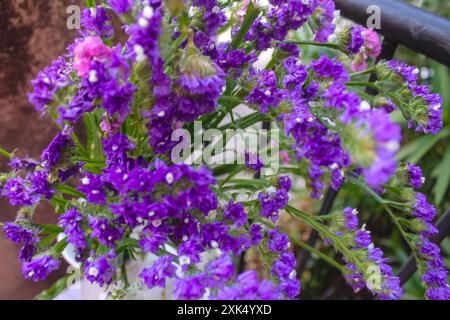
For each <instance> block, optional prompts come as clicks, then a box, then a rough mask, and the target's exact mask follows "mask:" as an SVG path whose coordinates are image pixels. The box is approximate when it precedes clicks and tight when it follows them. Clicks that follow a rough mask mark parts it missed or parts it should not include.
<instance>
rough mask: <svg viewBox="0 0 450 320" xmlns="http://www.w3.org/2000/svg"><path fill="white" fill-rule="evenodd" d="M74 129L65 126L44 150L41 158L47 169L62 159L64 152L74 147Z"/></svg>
mask: <svg viewBox="0 0 450 320" xmlns="http://www.w3.org/2000/svg"><path fill="white" fill-rule="evenodd" d="M71 134H72V129H70V128H69V127H65V128H64V130H63V131H61V132H60V133H58V134H57V135H56V136H55V138H53V140H52V141H51V142H50V144H49V145H48V147H47V148H46V149H45V150H44V151H42V154H41V160H42V162H43V164H44V167H45V168H46V169H47V170H51V169H53V168H54V167H55V166H56V165H57V164H58V162H59V161H60V159H61V157H62V155H63V153H64V152H65V151H66V150H67V149H69V148H71V147H73V145H74V143H73V140H72V137H71Z"/></svg>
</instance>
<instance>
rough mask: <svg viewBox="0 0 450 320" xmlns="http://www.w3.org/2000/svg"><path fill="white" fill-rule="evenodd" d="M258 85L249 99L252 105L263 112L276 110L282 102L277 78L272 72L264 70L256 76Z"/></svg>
mask: <svg viewBox="0 0 450 320" xmlns="http://www.w3.org/2000/svg"><path fill="white" fill-rule="evenodd" d="M254 77H255V78H256V85H255V87H254V88H253V90H252V92H250V94H249V95H248V97H247V101H248V103H250V104H254V105H257V106H258V107H259V109H260V110H261V112H264V113H267V112H269V107H273V108H276V107H278V104H279V103H280V102H281V93H280V90H279V89H278V84H277V82H278V81H277V76H276V74H275V72H274V71H272V70H264V71H261V72H259V73H257V74H255V75H254Z"/></svg>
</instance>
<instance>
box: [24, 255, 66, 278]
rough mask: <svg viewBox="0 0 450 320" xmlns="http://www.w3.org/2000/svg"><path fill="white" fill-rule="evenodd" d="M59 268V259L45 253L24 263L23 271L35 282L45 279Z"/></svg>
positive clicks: (26, 276)
mask: <svg viewBox="0 0 450 320" xmlns="http://www.w3.org/2000/svg"><path fill="white" fill-rule="evenodd" d="M58 268H59V261H58V260H56V259H55V258H53V257H51V256H49V255H43V256H40V257H37V258H34V259H33V260H31V261H29V262H25V263H24V264H23V265H22V273H23V276H24V277H25V278H26V279H32V280H33V281H34V282H38V281H41V280H45V279H46V278H47V276H48V275H49V274H50V273H51V272H52V271H55V270H57V269H58Z"/></svg>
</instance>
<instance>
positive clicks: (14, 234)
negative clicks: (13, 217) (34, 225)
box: [2, 222, 37, 244]
mask: <svg viewBox="0 0 450 320" xmlns="http://www.w3.org/2000/svg"><path fill="white" fill-rule="evenodd" d="M2 230H3V232H4V233H6V238H7V239H10V240H11V241H12V242H14V243H15V244H19V243H21V242H23V243H33V242H36V240H37V237H36V235H37V232H36V230H31V229H28V228H26V227H24V226H22V225H20V224H17V223H12V222H7V223H5V225H4V226H3V227H2Z"/></svg>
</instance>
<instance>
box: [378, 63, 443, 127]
mask: <svg viewBox="0 0 450 320" xmlns="http://www.w3.org/2000/svg"><path fill="white" fill-rule="evenodd" d="M377 71H378V74H379V76H380V78H381V79H391V80H389V82H390V83H391V84H392V86H393V87H394V88H395V90H398V91H399V92H400V93H399V97H398V98H397V100H396V101H394V103H395V104H396V105H397V107H398V108H399V109H400V110H401V111H402V112H403V113H404V114H405V115H406V117H407V118H408V121H409V123H408V124H409V125H408V126H409V128H415V130H416V131H417V132H424V133H431V134H437V133H439V132H440V131H441V129H442V126H443V120H442V97H441V96H440V95H438V94H435V93H432V92H431V90H430V88H429V87H428V86H426V85H420V84H419V83H418V73H419V70H418V69H417V68H416V67H413V66H409V65H407V64H405V63H403V62H399V61H389V62H387V63H386V64H385V65H382V66H380V67H379V68H378V69H377Z"/></svg>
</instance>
